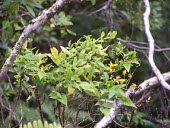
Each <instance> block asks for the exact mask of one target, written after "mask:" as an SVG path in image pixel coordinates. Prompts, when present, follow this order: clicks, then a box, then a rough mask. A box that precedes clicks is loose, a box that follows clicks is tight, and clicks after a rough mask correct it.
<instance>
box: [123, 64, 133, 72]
mask: <svg viewBox="0 0 170 128" xmlns="http://www.w3.org/2000/svg"><path fill="white" fill-rule="evenodd" d="M123 66H124V68H125V69H126V70H127V72H129V71H130V67H131V66H132V64H130V63H124V64H123Z"/></svg>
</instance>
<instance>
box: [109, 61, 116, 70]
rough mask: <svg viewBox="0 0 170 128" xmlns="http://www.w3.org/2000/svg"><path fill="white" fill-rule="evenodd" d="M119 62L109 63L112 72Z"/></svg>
mask: <svg viewBox="0 0 170 128" xmlns="http://www.w3.org/2000/svg"><path fill="white" fill-rule="evenodd" d="M117 65H118V64H113V63H112V62H110V64H109V70H110V72H112V71H113V69H114V67H116V66H117Z"/></svg>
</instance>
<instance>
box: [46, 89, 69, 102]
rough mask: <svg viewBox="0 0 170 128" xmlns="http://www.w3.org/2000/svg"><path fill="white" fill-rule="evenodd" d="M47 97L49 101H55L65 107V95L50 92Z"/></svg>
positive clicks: (53, 91) (54, 91)
mask: <svg viewBox="0 0 170 128" xmlns="http://www.w3.org/2000/svg"><path fill="white" fill-rule="evenodd" d="M49 97H50V98H51V99H57V100H58V101H60V102H61V103H63V104H64V105H67V96H66V95H65V94H60V93H59V92H57V91H56V90H52V92H51V93H50V95H49Z"/></svg>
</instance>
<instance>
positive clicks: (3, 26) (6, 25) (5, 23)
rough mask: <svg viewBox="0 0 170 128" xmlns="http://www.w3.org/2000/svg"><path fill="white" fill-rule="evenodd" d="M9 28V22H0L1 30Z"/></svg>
mask: <svg viewBox="0 0 170 128" xmlns="http://www.w3.org/2000/svg"><path fill="white" fill-rule="evenodd" d="M9 26H10V22H9V21H7V20H5V21H2V28H3V29H6V28H8V27H9Z"/></svg>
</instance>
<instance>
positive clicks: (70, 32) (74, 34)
mask: <svg viewBox="0 0 170 128" xmlns="http://www.w3.org/2000/svg"><path fill="white" fill-rule="evenodd" d="M66 31H67V32H68V33H69V34H71V35H73V36H76V33H75V32H73V31H71V30H70V29H67V30H66Z"/></svg>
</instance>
